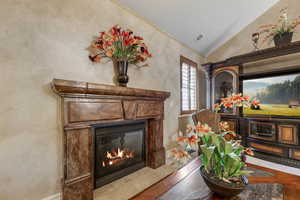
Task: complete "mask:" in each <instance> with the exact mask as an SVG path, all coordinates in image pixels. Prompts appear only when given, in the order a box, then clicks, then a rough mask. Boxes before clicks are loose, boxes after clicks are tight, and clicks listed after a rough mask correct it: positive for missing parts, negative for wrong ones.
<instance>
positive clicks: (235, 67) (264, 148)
mask: <svg viewBox="0 0 300 200" xmlns="http://www.w3.org/2000/svg"><path fill="white" fill-rule="evenodd" d="M295 53H300V41H299V42H294V43H291V44H289V45H287V46H284V47H280V48H278V47H273V48H268V49H264V50H259V51H254V52H251V53H247V54H243V55H239V56H235V57H231V58H228V59H226V60H224V61H221V62H216V63H206V64H204V65H203V67H204V68H205V69H206V71H207V73H208V75H209V88H208V89H209V94H210V97H211V98H210V99H211V102H210V105H211V106H213V105H214V104H215V103H216V102H218V101H219V99H220V98H222V97H226V95H227V93H228V92H231V93H243V81H245V80H251V79H255V78H265V77H275V76H279V75H289V74H295V73H300V65H298V66H290V67H282V68H276V69H271V70H260V71H257V72H252V73H244V69H245V67H246V66H245V65H246V64H249V63H253V62H257V61H261V60H265V59H270V58H275V57H279V56H286V55H289V54H295ZM299 87H300V86H299ZM220 88H221V89H220ZM297 106H298V105H297V104H296V105H289V108H292V107H297ZM221 119H222V121H227V122H228V123H229V124H230V127H231V128H232V129H233V130H234V131H236V132H237V133H239V134H240V135H241V136H242V142H243V144H244V145H246V146H249V147H252V148H253V149H254V150H255V157H258V158H261V159H264V160H267V161H272V162H277V163H281V164H284V165H288V166H293V167H297V168H300V115H299V116H280V115H254V114H251V115H250V114H249V115H246V114H244V113H243V110H242V109H236V110H231V111H229V112H224V113H221Z"/></svg>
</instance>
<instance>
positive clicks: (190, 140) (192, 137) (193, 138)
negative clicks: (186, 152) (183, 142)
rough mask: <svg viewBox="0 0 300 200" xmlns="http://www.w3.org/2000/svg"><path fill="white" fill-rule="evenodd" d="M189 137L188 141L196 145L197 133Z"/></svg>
mask: <svg viewBox="0 0 300 200" xmlns="http://www.w3.org/2000/svg"><path fill="white" fill-rule="evenodd" d="M187 139H188V143H189V144H190V145H195V144H197V142H198V139H197V136H196V135H192V136H191V137H189V138H187Z"/></svg>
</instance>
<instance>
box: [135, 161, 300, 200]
mask: <svg viewBox="0 0 300 200" xmlns="http://www.w3.org/2000/svg"><path fill="white" fill-rule="evenodd" d="M199 166H200V161H199V160H198V159H195V160H193V161H192V162H190V163H189V164H188V165H186V166H185V167H183V168H181V169H180V170H178V171H176V172H174V173H173V174H171V175H170V176H168V177H166V178H164V179H163V180H161V181H160V182H158V183H156V184H154V185H152V186H151V187H149V188H147V189H146V190H144V191H143V192H141V193H139V194H137V195H136V196H134V197H133V198H131V200H155V199H156V198H158V197H159V196H161V195H162V194H164V193H166V192H167V191H168V190H169V189H171V188H172V187H173V186H174V185H176V184H177V183H178V182H180V181H181V180H183V179H184V178H185V177H186V176H188V175H189V174H190V173H191V172H192V171H194V170H196V169H197V168H198V167H199ZM248 166H249V167H253V168H256V169H260V170H263V171H267V172H270V173H272V174H274V176H268V177H249V182H250V184H251V183H252V184H254V183H280V184H283V185H284V200H300V176H295V175H291V174H287V173H284V172H280V171H276V170H273V169H269V168H264V167H260V166H257V165H252V164H248ZM221 199H222V198H220V197H217V196H214V197H213V198H212V200H221Z"/></svg>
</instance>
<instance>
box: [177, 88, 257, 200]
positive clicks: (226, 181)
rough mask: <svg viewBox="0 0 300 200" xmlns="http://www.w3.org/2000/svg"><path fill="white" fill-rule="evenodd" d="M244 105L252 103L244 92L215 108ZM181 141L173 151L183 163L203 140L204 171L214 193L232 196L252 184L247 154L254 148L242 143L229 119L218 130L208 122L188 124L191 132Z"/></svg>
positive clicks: (203, 173) (179, 140) (202, 161)
mask: <svg viewBox="0 0 300 200" xmlns="http://www.w3.org/2000/svg"><path fill="white" fill-rule="evenodd" d="M244 105H247V106H248V105H250V101H249V97H243V96H242V95H241V94H239V95H233V96H232V97H229V98H224V99H222V101H221V103H220V104H218V105H216V106H215V108H216V109H215V110H216V111H217V110H218V108H220V107H221V106H225V107H230V108H232V107H242V106H244ZM177 141H178V143H179V147H177V148H175V149H173V150H172V151H171V152H172V154H173V156H174V158H175V159H176V160H177V161H179V162H187V161H188V160H189V159H190V158H191V155H190V154H191V153H192V152H193V151H196V149H197V147H198V142H199V141H200V143H201V145H200V149H201V154H200V159H201V168H200V173H201V175H202V177H203V179H204V181H205V183H206V184H207V186H208V187H209V188H210V189H211V190H212V191H213V192H215V193H217V194H218V195H220V196H226V197H231V196H235V195H237V194H239V193H240V192H242V191H243V190H244V189H245V187H246V185H247V184H248V180H247V178H246V176H245V175H247V174H249V173H250V172H249V171H246V170H244V167H245V158H244V155H245V154H250V155H253V151H252V150H251V149H250V148H245V147H243V146H242V145H241V141H240V140H239V138H238V135H237V134H235V133H234V132H233V131H230V130H229V125H228V124H227V123H226V122H220V124H219V131H218V132H213V131H212V129H211V128H210V127H209V126H208V125H207V124H201V123H198V124H197V125H196V126H188V129H187V134H186V135H185V136H182V134H181V136H180V137H178V139H177Z"/></svg>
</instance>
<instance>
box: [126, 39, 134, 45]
mask: <svg viewBox="0 0 300 200" xmlns="http://www.w3.org/2000/svg"><path fill="white" fill-rule="evenodd" d="M132 43H133V39H132V38H129V39H127V40H124V45H125V46H129V45H131V44H132Z"/></svg>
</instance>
